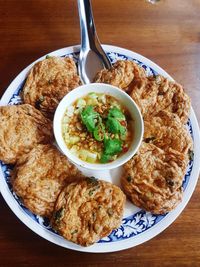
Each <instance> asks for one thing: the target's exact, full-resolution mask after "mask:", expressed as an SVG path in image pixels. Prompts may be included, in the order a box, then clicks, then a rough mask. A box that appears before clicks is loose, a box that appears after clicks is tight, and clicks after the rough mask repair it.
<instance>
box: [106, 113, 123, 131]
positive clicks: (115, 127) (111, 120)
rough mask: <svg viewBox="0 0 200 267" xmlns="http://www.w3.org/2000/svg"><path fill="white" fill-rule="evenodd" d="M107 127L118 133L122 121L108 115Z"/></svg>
mask: <svg viewBox="0 0 200 267" xmlns="http://www.w3.org/2000/svg"><path fill="white" fill-rule="evenodd" d="M106 127H107V128H108V131H109V132H111V133H118V132H119V129H120V123H119V122H118V121H117V120H116V119H114V118H111V117H108V119H107V121H106Z"/></svg>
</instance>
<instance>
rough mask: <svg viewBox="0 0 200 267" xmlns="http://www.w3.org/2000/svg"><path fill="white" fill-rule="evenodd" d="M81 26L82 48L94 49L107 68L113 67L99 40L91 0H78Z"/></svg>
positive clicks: (83, 49) (84, 49)
mask: <svg viewBox="0 0 200 267" xmlns="http://www.w3.org/2000/svg"><path fill="white" fill-rule="evenodd" d="M77 2H78V11H79V19H80V28H81V50H82V51H86V50H88V49H90V50H92V51H94V52H95V53H96V54H97V55H98V56H99V57H100V58H101V59H102V61H103V62H104V65H105V68H107V69H109V68H111V63H110V61H109V59H108V58H107V56H106V54H105V52H104V51H103V49H102V47H101V44H100V42H99V39H98V36H97V33H96V28H95V24H94V19H93V14H92V6H91V2H90V0H77Z"/></svg>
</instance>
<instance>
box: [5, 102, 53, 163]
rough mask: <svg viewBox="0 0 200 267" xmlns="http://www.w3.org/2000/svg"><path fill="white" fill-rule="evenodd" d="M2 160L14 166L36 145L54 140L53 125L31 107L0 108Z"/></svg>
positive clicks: (25, 105)
mask: <svg viewBox="0 0 200 267" xmlns="http://www.w3.org/2000/svg"><path fill="white" fill-rule="evenodd" d="M0 125H1V127H0V160H2V161H4V162H5V163H12V164H14V163H15V162H16V161H17V159H19V158H20V157H21V155H23V154H24V153H27V152H29V151H30V150H31V149H32V148H33V147H34V146H35V145H36V144H39V143H43V144H46V143H49V142H51V141H52V140H53V130H52V123H51V121H50V120H48V119H47V118H45V117H44V116H43V115H42V114H41V112H40V111H39V110H37V109H35V108H34V107H32V106H31V105H28V104H24V105H12V106H2V107H0Z"/></svg>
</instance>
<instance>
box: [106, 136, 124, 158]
mask: <svg viewBox="0 0 200 267" xmlns="http://www.w3.org/2000/svg"><path fill="white" fill-rule="evenodd" d="M121 151H122V141H121V140H119V139H110V138H108V139H105V140H104V154H107V155H115V154H117V153H119V152H121Z"/></svg>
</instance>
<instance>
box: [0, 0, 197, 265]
mask: <svg viewBox="0 0 200 267" xmlns="http://www.w3.org/2000/svg"><path fill="white" fill-rule="evenodd" d="M92 4H93V13H94V16H95V22H96V28H97V31H98V35H99V38H100V40H101V42H102V43H104V44H111V45H116V46H120V47H124V48H127V49H130V50H132V51H135V52H137V53H140V54H142V55H144V56H146V57H148V58H150V59H151V60H153V61H154V62H156V63H157V64H158V65H160V66H161V67H162V68H163V69H165V70H166V71H167V72H168V73H169V74H170V75H171V76H172V77H173V78H174V79H175V80H177V81H178V82H180V83H181V84H183V85H184V87H185V90H186V92H187V93H188V94H189V95H190V97H191V99H192V106H193V108H194V110H195V113H196V115H197V118H198V120H200V107H199V100H200V89H199V87H200V27H199V21H200V12H199V11H200V1H199V0H185V1H183V0H176V1H171V0H161V1H160V2H159V3H158V4H156V5H151V4H149V3H147V2H146V1H145V0H126V1H120V0H110V1H106V0H93V1H92ZM0 7H1V8H0V40H1V45H0V56H1V58H0V59H1V60H0V94H1V95H2V94H3V92H4V91H5V90H6V88H7V86H8V85H9V84H10V82H11V81H12V79H13V78H14V77H15V76H16V75H17V74H18V73H19V72H20V71H21V70H22V69H23V68H24V67H26V66H27V65H28V64H30V63H31V62H32V61H34V60H35V59H37V58H39V57H40V56H42V55H44V54H46V53H48V52H51V51H53V50H56V49H59V48H62V47H66V46H70V45H74V44H79V43H80V37H79V35H80V30H79V20H78V12H77V5H76V1H73V0H69V1H65V0H57V1H51V0H0ZM199 211H200V185H199V183H198V185H197V187H196V190H195V192H194V194H193V196H192V198H191V200H190V202H189V204H188V205H187V207H186V208H185V210H184V211H183V212H182V214H181V215H180V216H179V217H178V219H177V220H176V221H175V222H174V223H173V224H172V225H171V226H170V227H168V228H167V229H166V230H165V231H164V232H162V233H161V234H160V235H158V236H157V237H155V238H153V239H152V240H150V241H148V242H146V243H144V244H142V245H140V246H137V247H135V248H132V249H128V250H124V251H121V252H116V253H105V254H87V253H79V252H75V251H70V250H67V249H64V248H61V247H58V246H56V245H54V244H51V243H50V242H48V241H46V240H44V239H42V238H40V237H39V236H37V235H36V234H35V233H33V232H32V231H31V230H29V229H28V228H27V227H26V226H25V225H24V224H22V223H21V222H20V221H19V220H18V219H17V217H16V216H15V215H14V214H13V213H12V211H11V210H10V209H9V208H8V206H7V204H6V203H5V201H4V200H3V198H2V197H0V214H1V220H0V266H6V267H7V266H46V265H49V266H124V267H125V266H200V227H199V221H200V212H199Z"/></svg>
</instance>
